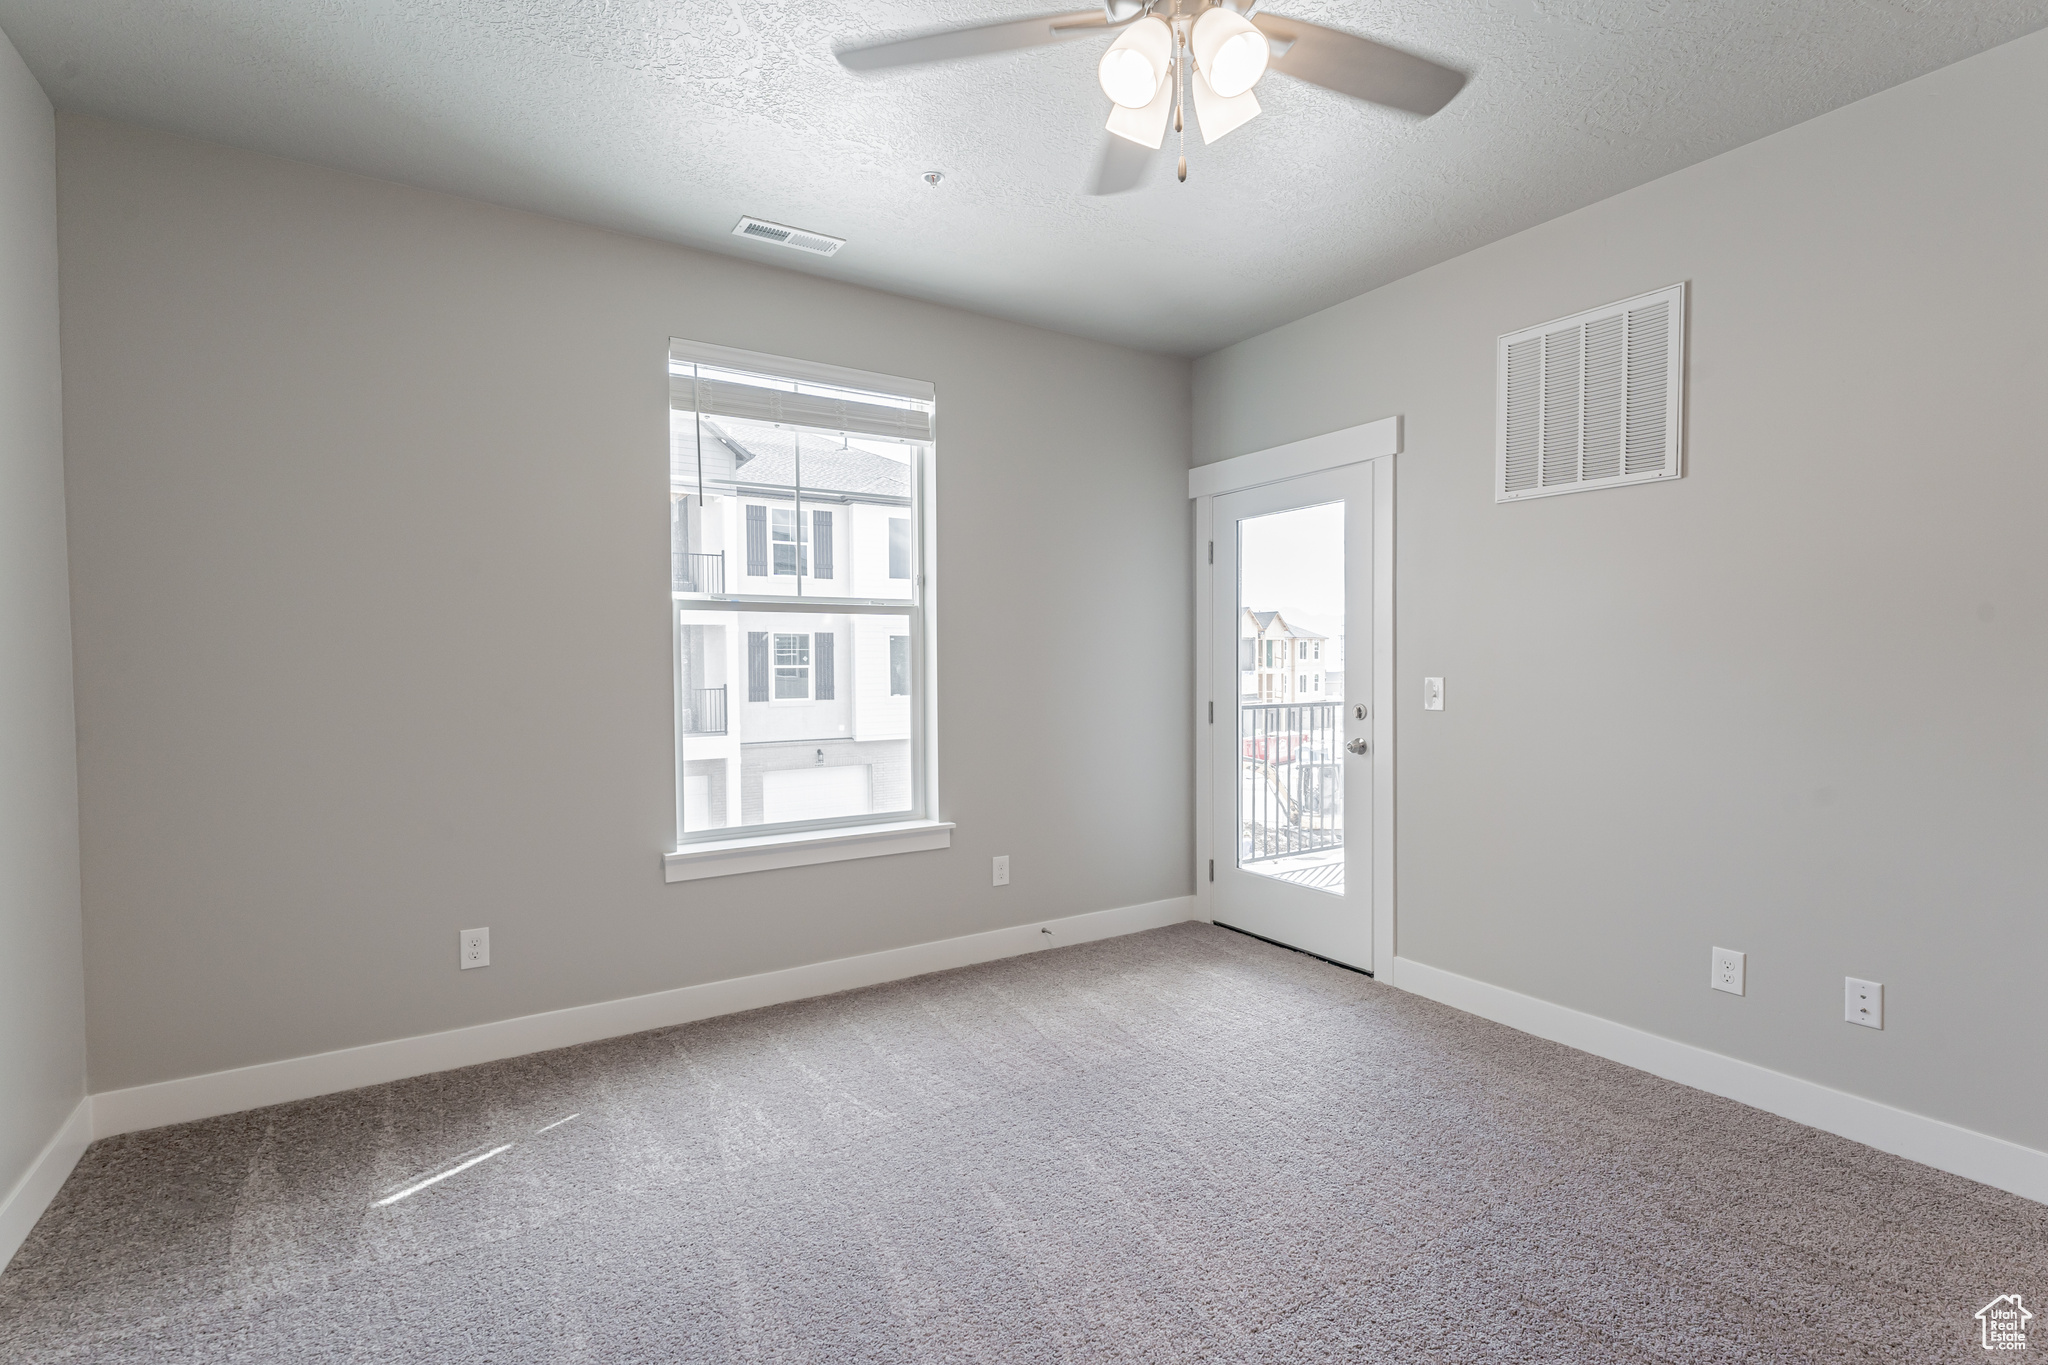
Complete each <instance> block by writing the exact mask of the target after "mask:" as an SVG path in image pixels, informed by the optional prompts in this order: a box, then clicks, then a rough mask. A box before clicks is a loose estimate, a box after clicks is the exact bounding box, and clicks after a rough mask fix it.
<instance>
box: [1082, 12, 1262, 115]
mask: <svg viewBox="0 0 2048 1365" xmlns="http://www.w3.org/2000/svg"><path fill="white" fill-rule="evenodd" d="M1247 27H1249V25H1247ZM1172 55H1173V30H1172V29H1169V28H1168V27H1167V26H1166V21H1165V20H1164V19H1161V18H1158V17H1157V16H1155V15H1149V14H1148V15H1146V16H1145V17H1144V18H1143V19H1140V20H1138V21H1137V22H1136V23H1134V24H1132V25H1131V26H1130V27H1129V28H1126V29H1125V30H1124V31H1123V32H1122V33H1121V34H1119V35H1117V40H1116V41H1115V42H1113V43H1111V44H1110V45H1109V51H1107V52H1105V53H1103V54H1102V63H1101V65H1099V66H1097V67H1096V68H1095V78H1096V79H1097V80H1099V81H1101V82H1102V93H1103V94H1105V95H1107V96H1109V97H1110V98H1111V99H1113V100H1115V101H1116V102H1117V103H1118V104H1121V105H1122V106H1123V107H1124V108H1126V109H1143V108H1144V107H1145V106H1146V105H1148V104H1150V103H1152V97H1153V96H1154V95H1155V94H1157V93H1158V92H1159V83H1160V82H1161V81H1163V80H1165V79H1166V64H1167V59H1168V58H1169V57H1171V56H1172Z"/></svg>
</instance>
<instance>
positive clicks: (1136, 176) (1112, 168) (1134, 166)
mask: <svg viewBox="0 0 2048 1365" xmlns="http://www.w3.org/2000/svg"><path fill="white" fill-rule="evenodd" d="M1152 157H1153V151H1152V149H1151V148H1150V147H1146V146H1144V145H1143V144H1141V143H1136V142H1132V141H1131V140H1129V139H1128V138H1121V137H1118V136H1116V135H1115V134H1114V133H1110V134H1107V135H1106V136H1104V137H1103V139H1102V153H1101V155H1099V156H1097V157H1096V159H1095V174H1094V175H1093V177H1091V178H1090V179H1089V181H1088V193H1089V194H1090V195H1092V196H1094V197H1096V198H1102V197H1105V196H1107V195H1112V194H1123V193H1124V192H1125V191H1127V190H1134V189H1136V188H1138V182H1139V181H1140V180H1142V179H1144V177H1145V168H1146V167H1147V166H1149V165H1151V164H1152Z"/></svg>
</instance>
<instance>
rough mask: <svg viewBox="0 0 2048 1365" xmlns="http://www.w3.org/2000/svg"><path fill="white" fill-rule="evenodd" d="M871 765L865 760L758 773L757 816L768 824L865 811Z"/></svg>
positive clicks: (866, 809) (862, 813) (869, 801)
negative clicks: (821, 766)
mask: <svg viewBox="0 0 2048 1365" xmlns="http://www.w3.org/2000/svg"><path fill="white" fill-rule="evenodd" d="M871 772H872V769H871V768H870V767H869V765H867V764H865V763H847V764H842V765H840V766H839V767H836V768H785V769H783V770H782V771H781V772H767V773H762V774H761V819H762V820H764V821H765V822H767V823H768V824H771V825H779V824H782V823H784V822H785V821H789V820H829V819H831V818H832V817H833V816H836V815H866V814H867V813H868V812H869V811H870V810H871V809H873V802H872V800H871V798H870V789H871V786H872V778H871Z"/></svg>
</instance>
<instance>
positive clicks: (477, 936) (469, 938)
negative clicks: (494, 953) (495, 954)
mask: <svg viewBox="0 0 2048 1365" xmlns="http://www.w3.org/2000/svg"><path fill="white" fill-rule="evenodd" d="M490 965H491V931H490V930H488V929H464V930H463V931H462V970H464V971H465V972H466V971H468V970H469V969H470V968H471V967H488V966H490Z"/></svg>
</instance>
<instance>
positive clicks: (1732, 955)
mask: <svg viewBox="0 0 2048 1365" xmlns="http://www.w3.org/2000/svg"><path fill="white" fill-rule="evenodd" d="M1748 962H1749V954H1747V953H1738V952H1736V951H1735V950H1734V949H1733V948H1716V949H1714V969H1713V975H1712V976H1710V977H1709V978H1708V979H1707V984H1708V985H1710V986H1712V987H1713V988H1714V989H1715V990H1717V991H1726V992H1728V994H1730V995H1741V994H1742V993H1743V975H1744V968H1745V967H1746V966H1747V965H1748Z"/></svg>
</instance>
